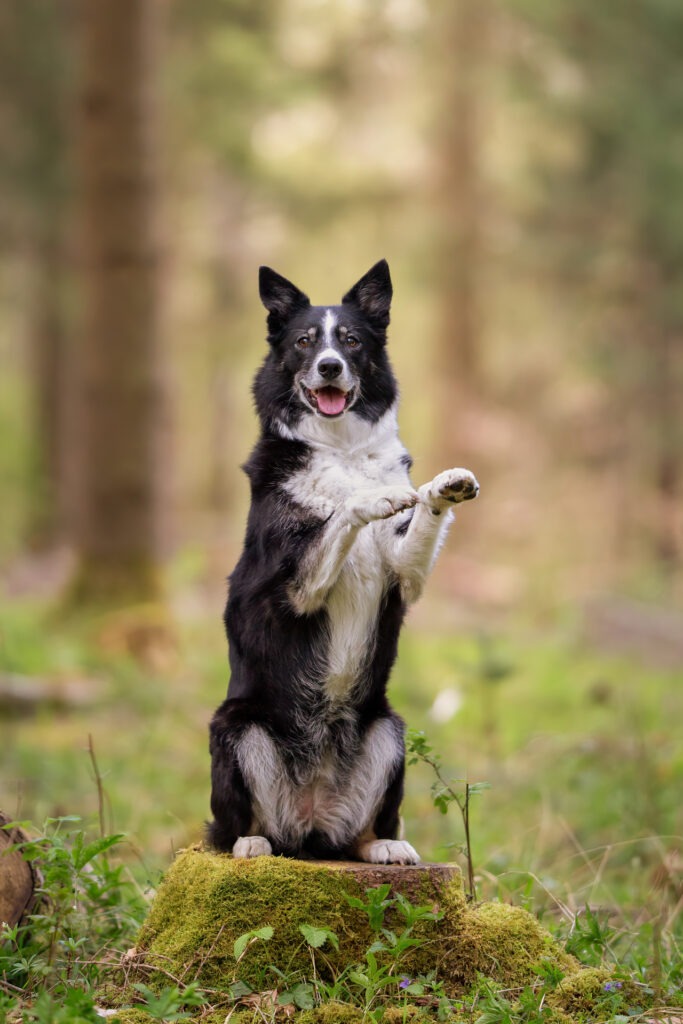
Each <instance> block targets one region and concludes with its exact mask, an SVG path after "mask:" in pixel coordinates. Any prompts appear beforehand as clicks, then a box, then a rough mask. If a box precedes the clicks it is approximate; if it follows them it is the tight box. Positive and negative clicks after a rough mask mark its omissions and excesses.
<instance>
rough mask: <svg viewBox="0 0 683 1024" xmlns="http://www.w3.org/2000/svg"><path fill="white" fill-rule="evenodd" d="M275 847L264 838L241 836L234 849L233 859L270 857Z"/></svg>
mask: <svg viewBox="0 0 683 1024" xmlns="http://www.w3.org/2000/svg"><path fill="white" fill-rule="evenodd" d="M272 852H273V847H272V846H271V845H270V843H269V842H268V840H267V839H264V837H263V836H240V837H239V839H238V840H237V841H236V843H235V845H234V846H233V848H232V855H233V857H270V855H271V854H272Z"/></svg>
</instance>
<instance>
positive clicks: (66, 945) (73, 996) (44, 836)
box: [0, 817, 145, 1021]
mask: <svg viewBox="0 0 683 1024" xmlns="http://www.w3.org/2000/svg"><path fill="white" fill-rule="evenodd" d="M22 825H23V827H24V828H26V827H27V826H26V823H22ZM79 826H80V819H79V818H77V817H61V818H48V819H47V821H46V822H45V825H44V827H43V829H42V831H41V834H40V835H38V836H37V837H36V838H34V839H30V840H26V841H24V842H19V843H16V844H14V846H12V847H11V849H16V850H19V851H20V852H21V854H22V856H23V857H24V859H25V860H26V861H27V862H29V863H32V864H35V865H36V867H37V868H38V877H39V878H40V879H41V881H40V884H39V886H38V888H37V889H36V897H37V902H36V905H35V907H34V910H33V912H32V913H31V914H30V915H29V916H28V918H27V919H26V920H25V921H23V922H22V923H20V924H18V925H14V926H13V927H8V926H5V927H4V928H3V929H2V930H1V931H0V982H2V983H3V985H4V988H5V990H6V991H7V992H9V993H17V994H18V995H21V996H23V997H24V998H29V999H31V998H33V997H34V996H35V995H36V994H37V993H40V997H39V998H37V999H36V1000H35V1002H34V1003H33V1005H32V1008H31V1010H30V1011H27V1012H30V1013H31V1014H33V1017H30V1016H29V1017H28V1018H27V1020H31V1021H32V1020H36V1021H39V1020H40V1019H41V1018H40V1016H36V1015H37V1014H38V1015H40V1014H43V1015H45V1014H47V1012H48V1011H47V1009H45V1008H46V1007H47V1006H48V1001H49V1000H51V999H52V998H53V997H54V999H55V1000H56V1005H59V1004H61V1005H64V1006H69V1005H73V1007H78V1006H81V1007H82V1009H80V1010H79V1011H78V1012H79V1013H80V1015H81V1017H83V1019H89V1018H87V1013H88V1012H89V1010H88V1009H87V1000H86V998H85V992H86V991H87V989H88V988H89V987H90V986H91V985H94V984H95V983H96V981H97V979H98V977H99V975H100V972H101V969H102V968H103V967H106V966H107V963H108V961H107V960H106V957H107V956H108V957H110V958H111V959H112V960H114V959H115V958H116V955H117V954H116V951H117V950H119V951H121V950H122V949H123V948H125V945H126V944H127V943H128V941H129V940H130V939H131V938H132V935H133V934H134V932H135V930H136V929H137V928H138V926H139V924H140V922H141V919H142V916H143V913H144V908H145V904H144V901H143V900H142V898H141V896H140V894H139V892H138V890H137V888H136V887H135V886H134V885H133V883H132V882H131V881H130V880H129V879H128V878H127V877H124V868H123V866H122V865H114V864H112V862H111V861H110V859H109V856H108V855H109V853H110V851H111V850H112V849H113V848H114V847H115V846H116V845H118V844H119V843H120V842H121V841H122V839H123V836H122V835H103V836H99V837H98V838H96V839H88V838H87V836H86V833H85V832H84V831H83V829H82V828H80V827H79ZM11 827H12V826H11V825H10V826H7V828H11ZM104 951H106V953H105V952H104ZM88 998H89V997H88ZM75 1012H76V1011H75V1010H74V1014H75ZM84 1015H85V1016H84ZM72 1017H73V1019H74V1020H77V1019H78V1015H76V1016H74V1015H73V1014H72ZM45 1019H48V1018H47V1017H46V1018H45ZM49 1019H50V1020H52V1018H49ZM54 1019H55V1020H57V1019H58V1018H54ZM65 1019H66V1018H65ZM71 1019H72V1018H71V1017H70V1018H69V1020H71ZM93 1019H97V1018H96V1017H94V1018H93Z"/></svg>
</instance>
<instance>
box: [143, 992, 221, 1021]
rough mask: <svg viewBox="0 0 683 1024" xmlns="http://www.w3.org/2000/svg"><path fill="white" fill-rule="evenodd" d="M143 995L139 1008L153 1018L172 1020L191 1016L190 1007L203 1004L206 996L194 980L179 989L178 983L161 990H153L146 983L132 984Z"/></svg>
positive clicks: (185, 1018)
mask: <svg viewBox="0 0 683 1024" xmlns="http://www.w3.org/2000/svg"><path fill="white" fill-rule="evenodd" d="M134 987H135V988H136V989H137V991H138V992H139V993H140V995H141V996H142V997H143V1002H142V1004H141V1006H140V1009H142V1010H144V1011H145V1012H146V1013H148V1014H149V1015H150V1017H153V1018H154V1020H161V1021H166V1022H169V1024H170V1022H173V1021H177V1020H187V1019H188V1017H190V1016H192V1014H191V1012H190V1011H191V1009H192V1008H193V1007H197V1006H204V1004H205V1003H206V996H205V995H204V994H203V993H202V992H200V991H199V989H198V987H197V984H196V982H191V983H190V984H189V985H187V986H185V988H183V989H181V988H180V987H179V986H178V985H172V986H167V987H166V988H164V989H162V990H161V992H155V991H154V990H153V989H151V988H149V987H148V986H147V985H143V984H141V983H140V982H138V983H137V984H136V985H135V986H134Z"/></svg>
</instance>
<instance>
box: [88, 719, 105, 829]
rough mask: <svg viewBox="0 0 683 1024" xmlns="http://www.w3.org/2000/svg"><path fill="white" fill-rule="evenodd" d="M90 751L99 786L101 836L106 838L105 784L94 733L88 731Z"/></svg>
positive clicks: (98, 801)
mask: <svg viewBox="0 0 683 1024" xmlns="http://www.w3.org/2000/svg"><path fill="white" fill-rule="evenodd" d="M88 753H89V755H90V763H91V765H92V770H93V773H94V775H95V785H96V786H97V811H98V815H99V820H100V836H101V837H102V838H103V839H104V837H105V835H106V834H107V830H106V828H105V823H104V786H103V784H102V776H101V774H100V769H99V766H98V764H97V758H96V757H95V745H94V743H93V739H92V733H88Z"/></svg>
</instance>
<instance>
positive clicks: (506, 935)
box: [122, 848, 630, 1024]
mask: <svg viewBox="0 0 683 1024" xmlns="http://www.w3.org/2000/svg"><path fill="white" fill-rule="evenodd" d="M399 877H400V873H399ZM424 878H425V882H424V888H423V891H420V892H419V893H418V894H417V898H416V895H415V893H414V892H413V893H412V894H411V902H413V903H421V904H429V905H433V904H434V903H435V891H434V887H433V882H432V880H431V878H430V876H429V873H428V871H425V872H424ZM420 884H421V883H420ZM346 895H351V896H361V897H362V896H363V895H364V893H363V891H362V889H361V885H360V883H359V881H358V880H357V878H356V875H355V874H354V873H353V872H350V871H345V870H343V867H336V866H334V865H330V864H319V863H315V862H308V861H294V860H288V859H285V858H280V857H257V858H254V859H250V860H235V859H233V858H232V857H230V856H228V855H216V854H211V853H208V852H204V851H203V850H201V849H199V848H195V849H191V850H186V851H183V852H182V853H181V854H180V855H179V856H178V857H177V859H176V861H175V863H174V864H173V865H172V867H171V868H170V869H169V871H168V873H167V875H166V877H165V879H164V881H163V883H162V885H161V886H160V888H159V891H158V893H157V895H156V898H155V900H154V903H153V905H152V908H151V910H150V913H149V916H148V918H147V920H146V922H145V924H144V925H143V927H142V930H141V931H140V934H139V937H138V942H137V954H138V957H139V960H138V963H139V964H140V975H141V977H140V980H143V979H144V980H145V982H146V983H147V984H149V985H152V986H155V985H157V986H158V987H163V985H165V984H167V983H168V977H169V976H171V977H174V978H176V979H178V980H179V981H181V982H183V983H188V982H190V981H195V980H196V981H197V982H198V984H199V986H200V988H204V989H206V990H209V991H211V992H212V993H213V995H212V1003H214V1004H215V1005H220V1004H221V1002H223V1003H224V1005H225V1004H227V1002H228V1000H229V998H230V996H229V990H230V986H231V984H232V983H233V982H235V981H236V980H240V981H242V982H245V983H246V984H248V985H249V986H251V988H252V989H253V990H254V991H256V992H262V991H265V990H268V989H272V988H275V987H278V988H282V981H281V975H284V976H285V977H286V978H287V979H288V983H291V982H292V981H299V980H301V979H304V978H310V977H311V976H312V965H311V950H310V949H309V947H308V945H307V944H306V942H305V941H304V939H303V936H302V935H301V932H300V931H299V925H300V924H303V923H308V924H314V925H321V926H324V927H326V928H328V929H331V930H332V931H334V932H335V933H336V934H337V936H338V939H339V949H338V950H335V949H332V948H331V947H330V945H329V943H328V944H326V945H325V947H324V948H323V949H322V950H320V951H317V952H316V953H315V954H314V957H315V971H316V973H317V975H318V976H319V977H322V978H324V979H327V980H331V979H332V978H334V977H337V976H338V975H339V974H340V973H341V972H342V971H343V970H344V968H346V967H348V966H349V965H352V964H354V963H360V962H363V961H364V957H365V952H366V950H367V949H368V947H369V946H370V945H371V944H372V942H373V941H374V940H375V939H376V937H377V936H376V934H375V933H373V932H372V931H371V930H370V927H369V924H368V919H367V915H366V914H365V913H364V912H363V911H362V910H358V909H354V908H351V907H350V906H349V905H348V903H347V900H346V899H345V896H346ZM437 898H438V904H439V908H440V910H441V911H442V913H443V916H442V918H441V920H439V921H438V922H432V921H425V922H422V923H421V924H420V925H419V926H418V927H416V928H415V931H414V933H413V935H414V936H415V937H417V938H419V940H420V941H419V945H417V946H415V947H414V948H412V949H409V950H408V951H407V952H406V954H405V958H404V959H402V960H401V964H400V971H401V973H405V974H408V975H410V976H416V975H419V974H427V973H429V972H432V971H434V970H435V969H436V972H437V977H438V979H439V982H440V983H441V984H442V985H443V988H444V990H445V992H446V993H447V994H448V995H449V996H450V997H451V998H458V997H461V996H463V994H464V993H466V992H468V991H469V990H470V989H471V988H472V986H473V984H474V983H475V982H476V979H477V977H478V976H480V975H484V976H485V977H487V978H490V979H491V980H492V981H494V982H496V983H498V984H500V985H504V986H506V987H508V988H516V987H520V988H521V987H523V986H525V985H528V984H531V983H533V982H537V980H538V975H537V968H538V966H539V964H540V963H541V962H542V961H550V962H551V963H552V964H554V965H555V966H556V967H558V968H560V969H561V971H562V972H563V973H564V976H565V977H564V981H563V982H562V984H561V985H560V987H559V988H558V989H557V990H556V991H554V992H553V993H549V998H548V1006H549V1008H550V1009H551V1010H552V1016H553V1020H555V1021H557V1022H558V1024H570V1022H571V1020H575V1019H581V1018H582V1017H583V1016H586V1015H588V1014H591V1015H592V1016H594V1017H595V1016H596V1012H595V1011H596V1007H597V1008H598V1011H599V1010H600V1009H601V1008H602V1007H603V1006H605V1007H607V1006H608V1005H610V999H611V1000H612V1003H613V1002H614V997H613V996H612V994H611V993H608V992H606V991H605V983H606V982H607V981H610V980H614V979H613V976H612V975H611V974H610V973H609V972H608V971H597V970H586V969H583V968H581V967H580V965H579V963H578V962H577V961H576V960H575V959H574V958H573V957H571V956H569V955H568V954H566V953H565V952H564V951H563V950H562V949H560V948H559V947H558V945H557V944H556V943H555V942H554V941H553V940H552V938H551V937H550V935H549V934H548V933H547V932H546V931H545V930H544V929H543V928H542V927H541V926H540V924H539V923H538V921H537V920H536V919H535V918H534V917H533V916H532V915H531V914H529V913H527V912H526V911H524V910H521V909H519V908H515V907H511V906H508V905H507V904H498V903H487V904H483V905H481V906H476V907H472V906H468V905H467V903H466V901H465V897H464V895H463V891H462V885H461V883H460V879H459V877H458V878H456V880H455V881H452V882H450V883H448V884H446V885H444V887H443V888H442V889H440V890H439V892H438V897H437ZM392 914H393V915H395V916H393V917H392ZM385 924H386V926H387V927H389V928H392V929H394V931H396V932H399V931H400V930H401V927H402V918H401V917H400V916H399V915H398V914H397V912H396V911H391V912H388V914H387V919H386V921H385ZM264 925H270V926H271V927H272V928H273V938H272V939H271V940H269V941H264V940H262V939H256V940H254V941H253V942H252V943H251V944H250V945H249V946H248V947H247V949H246V951H245V952H244V954H243V956H242V957H241V958H240V961H239V963H236V961H235V957H234V952H233V947H234V943H235V940H236V939H237V938H238V937H239V936H240V935H243V934H244V933H245V932H249V931H252V930H254V929H258V928H262V927H263V926H264ZM380 955H381V954H380ZM155 966H158V967H159V968H160V971H159V973H158V975H157V976H156V977H155V974H154V971H153V969H154V967H155ZM273 968H275V970H273ZM150 969H152V970H151V971H150ZM277 972H281V975H279V974H278V973H277ZM135 980H138V979H137V978H136V976H135V970H134V969H132V970H129V972H128V977H127V983H128V984H132V983H133V982H134V981H135ZM624 985H625V983H624ZM621 992H623V993H624V995H626V990H625V989H622V990H618V994H620V993H621ZM220 993H225V1000H224V1001H222V1000H221V998H220ZM629 998H630V995H629ZM128 1012H134V1011H128ZM221 1012H223V1011H221ZM253 1014H254V1010H253V1008H249V1009H243V1008H242V1007H238V1008H235V1010H234V1012H233V1014H232V1016H231V1021H232V1024H246V1021H247V1020H253ZM597 1015H599V1013H598V1014H597ZM408 1018H412V1019H414V1021H415V1022H417V1021H418V1020H419V1019H421V1012H420V1011H419V1009H416V1008H415V1007H412V1006H409V1007H407V1008H406V1009H405V1010H404V1008H403V1006H398V1007H394V1008H391V1007H389V1008H388V1009H387V1011H386V1014H385V1018H384V1019H385V1020H386V1021H387V1022H388V1024H394V1022H395V1024H403V1021H404V1019H408ZM122 1019H123V1020H124V1022H125V1024H143V1022H142V1019H141V1020H140V1021H139V1022H138V1020H136V1019H133V1018H130V1019H126V1018H122ZM202 1019H205V1020H206V1021H207V1024H210V1018H209V1017H206V1016H205V1017H203V1018H202ZM223 1019H224V1017H223ZM295 1019H296V1022H297V1024H356V1022H359V1021H361V1020H362V1011H361V1010H360V1009H357V1008H355V1007H353V1006H349V1005H347V1004H343V1003H335V1002H330V1003H328V1004H325V1005H322V1006H319V1007H316V1008H315V1009H314V1010H304V1011H300V1012H297V1015H296V1018H295Z"/></svg>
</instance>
